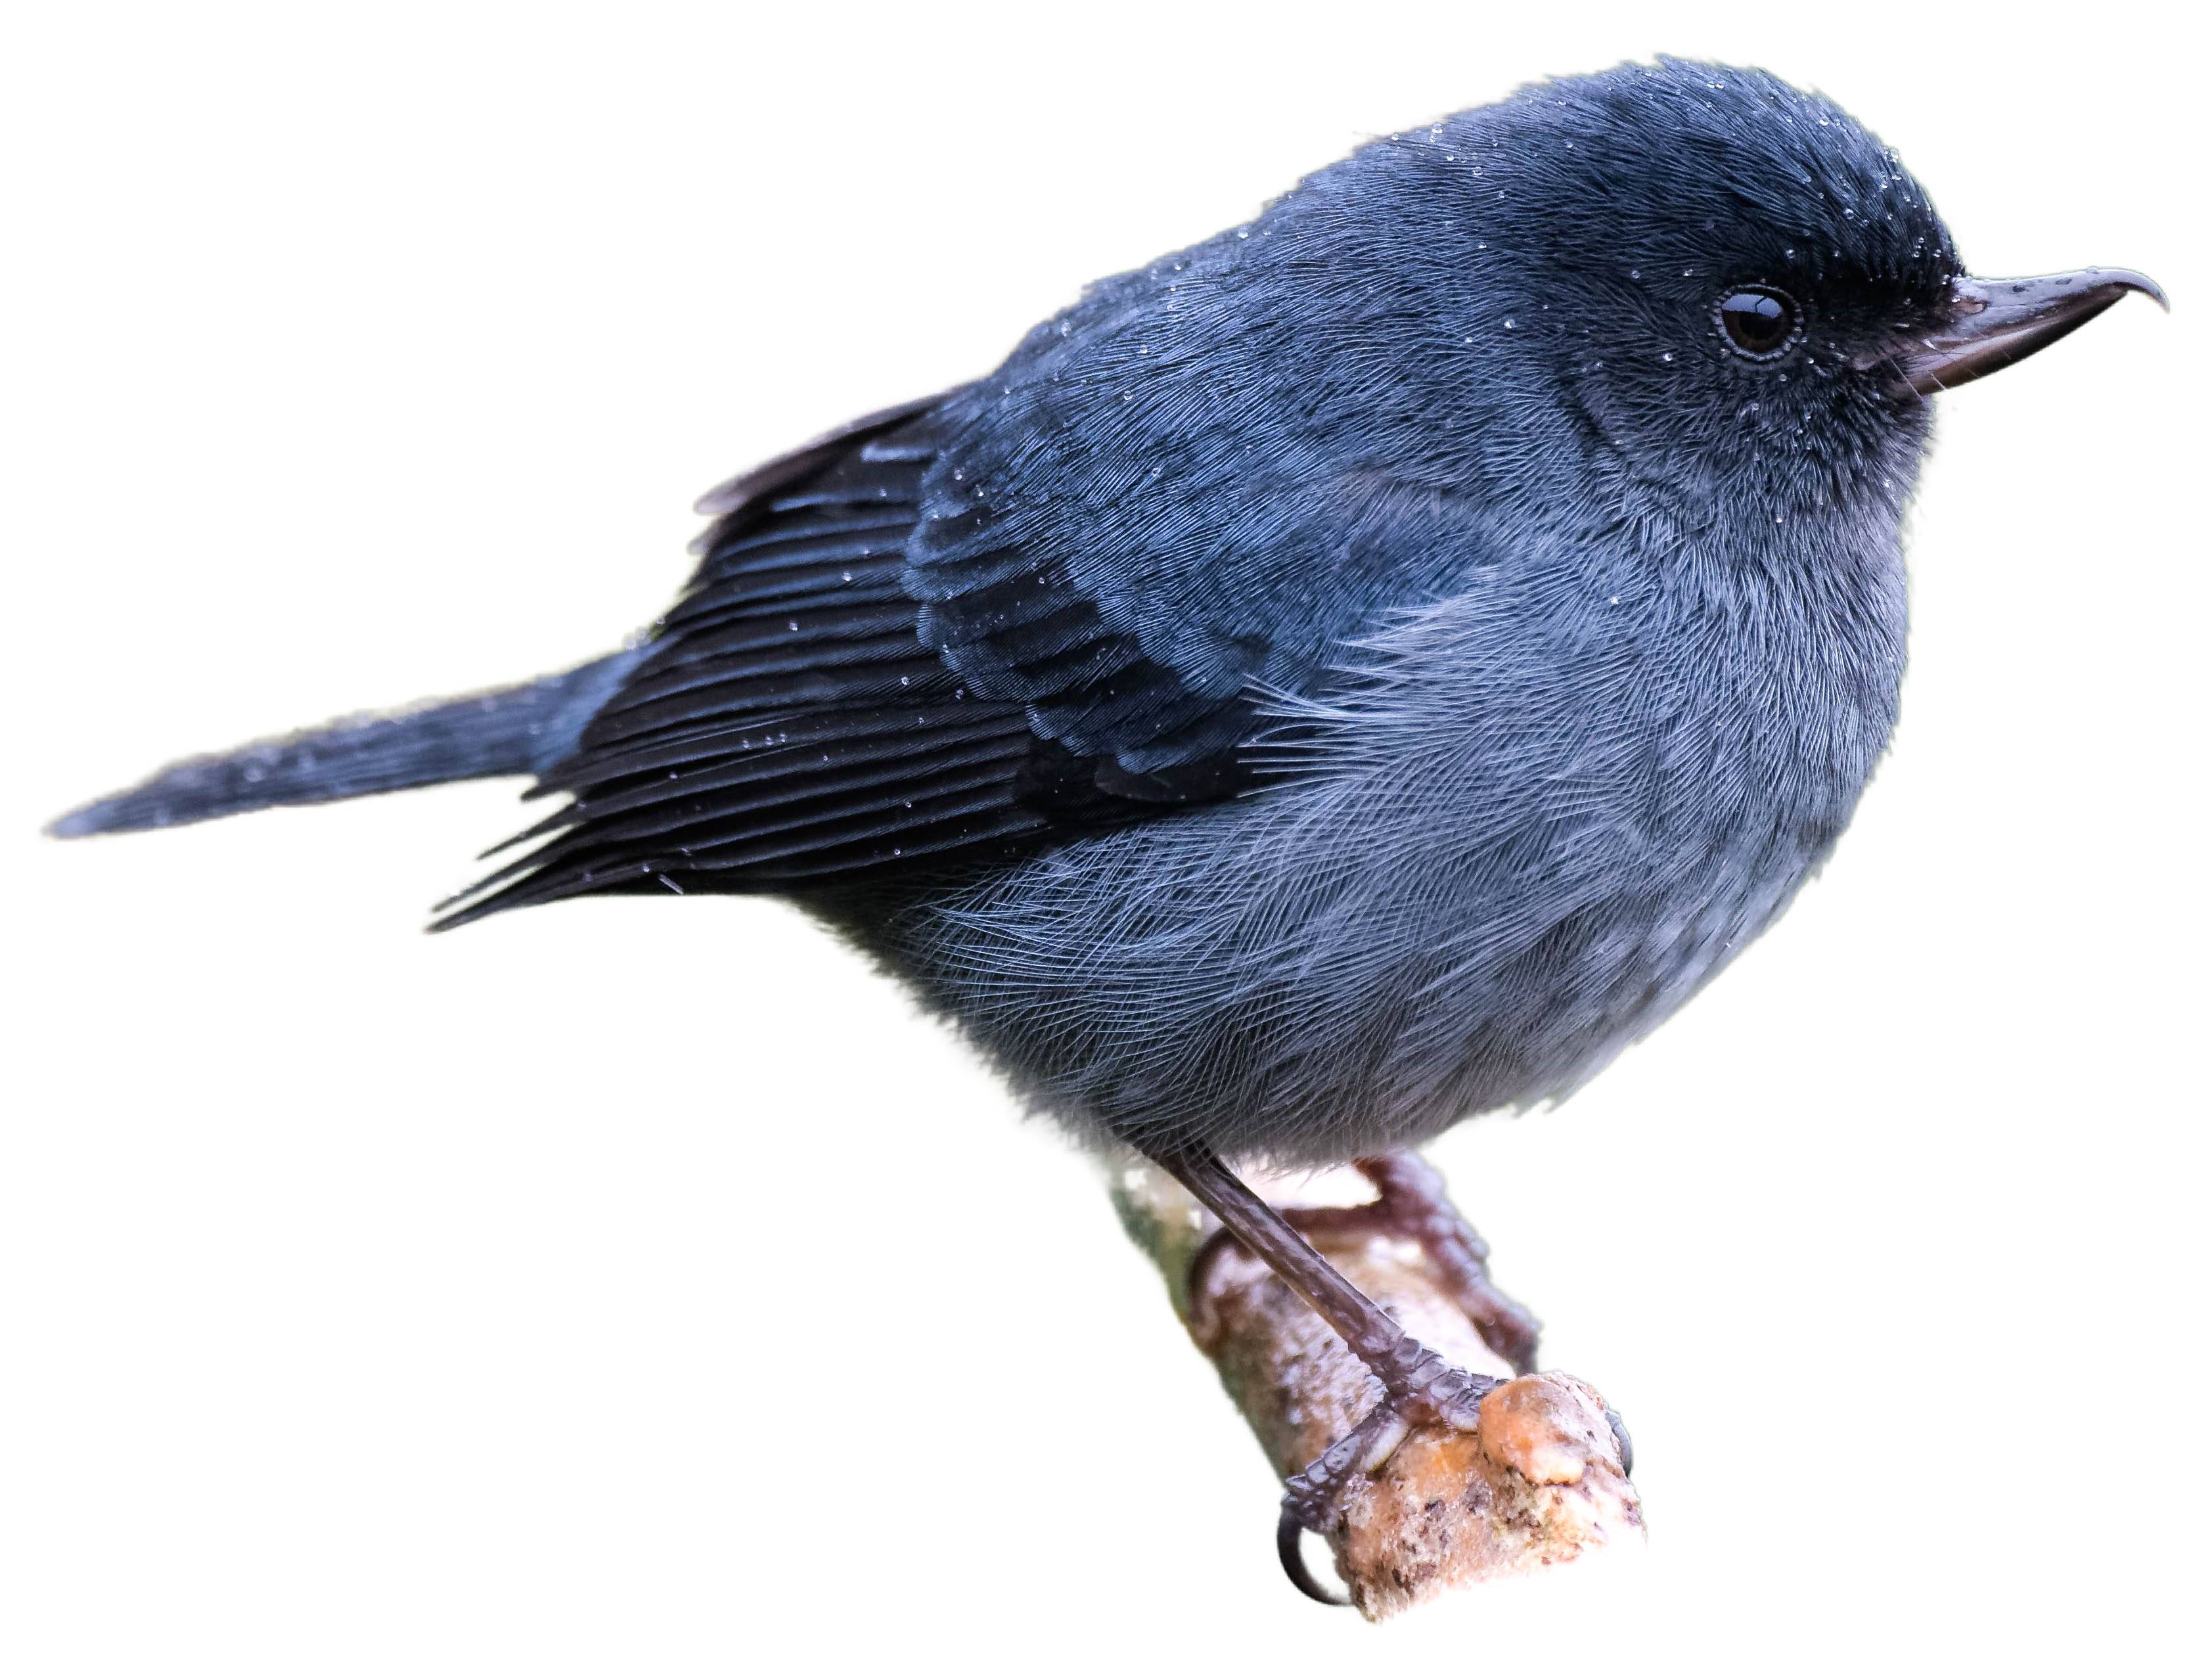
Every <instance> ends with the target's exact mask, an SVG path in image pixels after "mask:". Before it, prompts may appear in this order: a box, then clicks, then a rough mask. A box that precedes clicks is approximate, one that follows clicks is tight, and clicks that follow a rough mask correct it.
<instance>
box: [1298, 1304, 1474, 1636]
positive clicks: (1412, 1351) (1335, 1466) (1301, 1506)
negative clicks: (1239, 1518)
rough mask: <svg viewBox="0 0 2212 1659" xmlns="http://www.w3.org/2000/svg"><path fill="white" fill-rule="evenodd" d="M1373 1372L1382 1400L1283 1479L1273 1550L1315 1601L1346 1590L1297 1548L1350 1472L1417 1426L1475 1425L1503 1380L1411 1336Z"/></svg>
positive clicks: (1327, 1521)
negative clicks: (1326, 1579)
mask: <svg viewBox="0 0 2212 1659" xmlns="http://www.w3.org/2000/svg"><path fill="white" fill-rule="evenodd" d="M1376 1376H1378V1377H1379V1378H1380V1379H1381V1381H1382V1383H1383V1399H1382V1401H1381V1403H1380V1404H1378V1405H1377V1406H1376V1407H1375V1408H1374V1410H1372V1411H1370V1412H1369V1413H1367V1415H1366V1416H1365V1417H1364V1418H1363V1419H1361V1420H1360V1422H1359V1425H1358V1427H1356V1428H1354V1429H1353V1430H1352V1432H1351V1433H1349V1434H1347V1435H1346V1436H1345V1437H1343V1438H1342V1439H1340V1440H1339V1441H1337V1442H1336V1443H1334V1445H1332V1446H1330V1447H1329V1448H1328V1450H1327V1451H1324V1452H1323V1453H1322V1455H1320V1456H1319V1457H1316V1459H1314V1461H1313V1462H1310V1463H1309V1464H1307V1465H1306V1466H1305V1468H1303V1469H1300V1470H1299V1471H1298V1472H1297V1474H1293V1475H1291V1477H1290V1478H1289V1479H1288V1480H1285V1482H1284V1483H1283V1513H1282V1518H1281V1520H1280V1521H1279V1522H1277V1523H1276V1527H1275V1552H1276V1554H1277V1555H1278V1556H1279V1558H1280V1559H1281V1561H1282V1564H1283V1571H1284V1572H1285V1574H1287V1575H1288V1576H1289V1577H1290V1581H1291V1583H1293V1584H1295V1585H1297V1587H1298V1589H1300V1590H1302V1591H1304V1593H1305V1594H1306V1595H1310V1596H1311V1597H1312V1598H1313V1599H1314V1600H1315V1601H1326V1602H1330V1603H1333V1604H1338V1603H1341V1602H1342V1601H1343V1600H1344V1598H1343V1597H1342V1596H1340V1595H1334V1594H1333V1593H1332V1592H1330V1591H1328V1590H1327V1589H1323V1588H1322V1586H1321V1584H1320V1583H1317V1582H1316V1580H1315V1578H1314V1577H1313V1575H1312V1573H1311V1571H1310V1570H1309V1569H1308V1567H1307V1566H1306V1562H1305V1557H1304V1553H1302V1551H1301V1549H1300V1541H1301V1540H1302V1538H1303V1537H1304V1534H1307V1533H1309V1532H1313V1533H1326V1532H1327V1531H1328V1529H1329V1528H1330V1526H1331V1525H1333V1524H1334V1521H1335V1517H1336V1516H1337V1513H1338V1512H1339V1511H1340V1510H1341V1509H1342V1508H1343V1506H1344V1498H1345V1493H1346V1490H1347V1489H1348V1488H1349V1487H1350V1486H1351V1485H1352V1482H1353V1480H1356V1479H1358V1478H1359V1477H1360V1476H1363V1475H1372V1474H1376V1473H1378V1472H1379V1471H1380V1470H1381V1469H1382V1468H1383V1466H1384V1465H1385V1464H1387V1463H1389V1461H1390V1459H1391V1456H1392V1455H1393V1454H1395V1452H1396V1451H1397V1449H1398V1448H1399V1447H1400V1446H1401V1445H1402V1444H1404V1443H1405V1440H1406V1437H1407V1435H1408V1434H1410V1433H1411V1432H1412V1431H1413V1430H1414V1429H1415V1428H1416V1427H1419V1426H1421V1425H1425V1424H1438V1425H1443V1427H1445V1428H1448V1429H1451V1430H1454V1431H1457V1432H1459V1433H1462V1434H1472V1433H1474V1431H1475V1430H1476V1428H1477V1426H1478V1425H1479V1424H1480V1420H1481V1419H1480V1411H1481V1407H1482V1401H1483V1396H1484V1395H1487V1394H1488V1393H1490V1391H1491V1390H1492V1389H1495V1388H1497V1387H1498V1384H1499V1383H1501V1382H1502V1381H1503V1380H1504V1379H1503V1378H1500V1377H1495V1376H1480V1375H1478V1374H1476V1373H1475V1372H1473V1371H1468V1370H1461V1369H1460V1368H1459V1367H1458V1366H1456V1365H1453V1364H1448V1363H1447V1362H1446V1361H1445V1359H1444V1358H1443V1355H1441V1354H1439V1353H1437V1352H1433V1351H1432V1350H1431V1349H1429V1348H1426V1347H1424V1346H1422V1345H1421V1344H1420V1343H1419V1342H1417V1341H1415V1340H1413V1338H1412V1337H1407V1338H1406V1339H1405V1340H1403V1341H1402V1342H1401V1344H1399V1346H1398V1347H1397V1348H1396V1349H1395V1351H1394V1352H1392V1353H1391V1355H1390V1357H1389V1363H1388V1364H1384V1365H1382V1366H1378V1367H1376Z"/></svg>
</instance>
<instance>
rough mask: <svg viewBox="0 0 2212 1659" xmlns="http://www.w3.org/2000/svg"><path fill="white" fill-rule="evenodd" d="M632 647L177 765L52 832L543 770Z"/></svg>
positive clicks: (592, 709)
mask: <svg viewBox="0 0 2212 1659" xmlns="http://www.w3.org/2000/svg"><path fill="white" fill-rule="evenodd" d="M635 654H636V653H635V652H634V651H623V652H617V653H615V654H614V655H613V656H611V657H601V658H599V659H598V660H597V661H595V662H587V663H586V664H585V665H583V666H582V667H580V668H572V669H570V670H569V671H568V672H567V673H565V674H549V675H547V676H546V677H545V678H543V679H538V680H532V681H530V682H528V683H527V684H523V685H510V686H507V687H505V688H503V689H502V690H497V691H479V692H477V693H476V694H475V695H474V696H466V697H456V698H453V700H452V701H450V702H438V703H429V704H426V705H423V706H421V707H418V708H406V709H401V710H399V711H398V712H397V713H392V714H356V715H353V716H351V717H349V718H348V719H346V720H334V721H332V722H331V724H330V725H328V726H317V727H315V728H314V729H313V730H312V731H307V732H294V733H293V734H292V735H291V736H289V737H287V738H268V739H265V740H264V741H263V742H260V743H253V744H247V745H246V747H245V748H243V749H234V750H231V751H230V752H229V753H228V754H224V755H203V756H201V757H198V758H197V759H194V760H188V761H179V762H178V763H176V764H175V765H174V766H171V767H168V768H166V769H163V770H162V771H160V772H157V773H155V775H153V776H152V777H150V778H149V779H147V780H146V781H145V782H143V783H142V784H140V785H139V786H138V787H137V788H135V789H127V790H125V791H124V792H123V793H120V794H115V795H108V796H106V797H104V798H103V799H100V800H96V801H94V802H93V803H92V804H91V805H88V806H80V807H79V808H77V810H76V811H74V812H71V813H70V814H69V815H68V816H67V817H61V818H58V819H56V820H55V821H54V822H53V823H52V824H50V825H48V826H47V830H48V833H49V834H52V835H56V836H104V835H109V834H112V833H114V832H115V831H118V830H124V829H166V828H167V827H168V826H169V825H171V824H177V823H196V822H197V821H198V820H199V819H201V818H219V817H228V816H229V815H230V814H231V813H233V812H252V811H258V810H259V809H260V808H262V807H264V806H297V805H305V804H307V803H308V802H311V801H322V800H340V799H344V798H345V797H347V796H349V795H380V794H383V793H386V791H388V790H393V789H416V788H420V787H422V786H423V785H424V784H430V783H453V782H456V781H459V780H460V779H463V778H490V777H499V776H501V775H507V774H514V773H534V772H542V771H544V770H545V769H547V768H548V767H550V766H551V765H552V763H554V762H555V761H556V760H559V759H560V758H561V757H562V756H563V755H566V754H567V753H568V751H569V750H572V749H574V747H575V745H576V739H577V738H578V736H579V735H580V733H581V732H582V731H583V729H584V724H585V722H586V721H587V720H590V719H591V717H592V715H593V714H596V713H598V712H599V707H600V705H601V704H603V703H605V702H606V700H607V699H608V698H609V697H611V696H613V695H614V691H615V688H616V687H617V686H618V685H620V684H622V680H623V675H624V673H625V672H627V671H628V670H629V666H630V664H631V662H632V661H633V660H634V659H635Z"/></svg>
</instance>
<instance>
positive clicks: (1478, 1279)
mask: <svg viewBox="0 0 2212 1659" xmlns="http://www.w3.org/2000/svg"><path fill="white" fill-rule="evenodd" d="M1352 1167H1353V1168H1355V1169H1357V1170H1358V1171H1359V1173H1360V1174H1362V1175H1364V1176H1366V1177H1367V1179H1368V1180H1369V1181H1370V1182H1373V1183H1374V1187H1375V1198H1374V1200H1373V1202H1371V1203H1367V1204H1358V1205H1347V1206H1342V1207H1336V1208H1329V1209H1289V1210H1285V1211H1284V1212H1283V1216H1284V1218H1285V1220H1287V1221H1288V1222H1289V1223H1290V1224H1291V1225H1292V1226H1294V1227H1296V1228H1297V1230H1298V1231H1300V1232H1302V1233H1304V1235H1305V1236H1306V1237H1308V1238H1309V1239H1310V1240H1312V1241H1313V1243H1315V1245H1316V1246H1317V1247H1318V1248H1320V1249H1324V1250H1328V1249H1340V1248H1341V1247H1343V1246H1345V1245H1347V1244H1356V1243H1359V1242H1360V1241H1362V1240H1363V1239H1365V1238H1370V1237H1376V1236H1377V1235H1380V1236H1382V1237H1389V1238H1401V1239H1406V1240H1408V1241H1410V1242H1411V1243H1415V1244H1418V1245H1419V1246H1420V1249H1421V1253H1422V1255H1424V1256H1425V1257H1426V1258H1427V1259H1428V1262H1429V1265H1430V1267H1431V1269H1432V1270H1433V1271H1434V1272H1435V1273H1436V1275H1437V1278H1438V1279H1441V1280H1442V1281H1443V1284H1444V1285H1446V1287H1447V1288H1449V1290H1450V1291H1451V1293H1452V1296H1453V1297H1454V1299H1455V1300H1456V1301H1457V1302H1458V1304H1459V1305H1460V1307H1461V1309H1462V1310H1463V1311H1464V1312H1465V1313H1466V1315H1467V1316H1468V1321H1469V1322H1470V1323H1472V1324H1473V1325H1474V1328H1475V1333H1476V1334H1477V1335H1479V1336H1480V1337H1481V1338H1482V1340H1483V1344H1484V1346H1486V1347H1487V1348H1488V1349H1489V1350H1490V1351H1491V1352H1492V1353H1494V1354H1496V1355H1497V1356H1498V1358H1500V1359H1503V1360H1504V1361H1505V1363H1506V1364H1509V1365H1510V1366H1512V1367H1513V1370H1514V1374H1515V1375H1516V1376H1525V1375H1527V1374H1528V1372H1530V1371H1533V1370H1535V1369H1536V1340H1537V1337H1538V1335H1539V1334H1540V1333H1541V1331H1542V1330H1543V1328H1544V1327H1543V1322H1542V1321H1541V1320H1539V1319H1538V1318H1537V1317H1536V1316H1535V1315H1534V1314H1533V1313H1531V1312H1529V1311H1528V1309H1526V1308H1524V1307H1523V1306H1522V1305H1521V1304H1519V1303H1518V1302H1516V1301H1515V1300H1514V1299H1513V1298H1512V1297H1510V1296H1508V1295H1506V1294H1505V1292H1504V1291H1501V1290H1499V1289H1498V1286H1497V1285H1494V1284H1492V1282H1491V1279H1490V1246H1489V1245H1487V1244H1486V1243H1483V1240H1482V1235H1481V1234H1480V1233H1478V1232H1477V1231H1475V1230H1474V1226H1473V1225H1471V1224H1470V1223H1469V1222H1468V1218H1466V1217H1465V1216H1463V1215H1462V1214H1461V1213H1460V1212H1459V1210H1458V1208H1457V1207H1456V1206H1455V1205H1454V1204H1453V1203H1452V1201H1451V1198H1450V1196H1449V1194H1447V1193H1446V1192H1445V1191H1444V1178H1443V1173H1442V1172H1441V1171H1440V1170H1437V1166H1436V1165H1435V1164H1431V1163H1430V1162H1429V1161H1428V1159H1426V1158H1423V1157H1422V1156H1421V1155H1420V1154H1419V1152H1386V1153H1383V1155H1382V1156H1380V1157H1377V1158H1361V1159H1359V1160H1358V1162H1357V1163H1356V1164H1354V1165H1353V1166H1352ZM1217 1237H1225V1235H1217Z"/></svg>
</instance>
